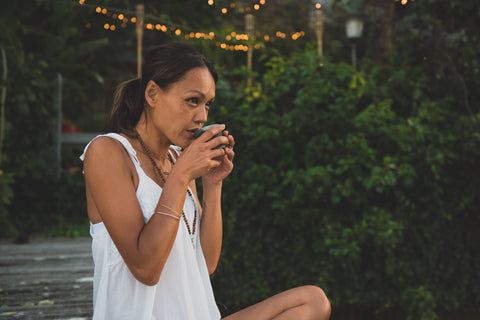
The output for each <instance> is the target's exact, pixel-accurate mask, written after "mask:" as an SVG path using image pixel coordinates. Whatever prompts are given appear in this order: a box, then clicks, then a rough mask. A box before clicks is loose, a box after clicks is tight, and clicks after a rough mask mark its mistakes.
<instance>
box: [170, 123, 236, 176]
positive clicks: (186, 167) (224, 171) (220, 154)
mask: <svg viewBox="0 0 480 320" xmlns="http://www.w3.org/2000/svg"><path fill="white" fill-rule="evenodd" d="M224 129H225V125H218V126H215V127H213V128H210V129H209V130H207V131H205V132H204V133H203V134H202V135H201V136H200V137H198V138H197V139H195V140H193V141H192V143H191V144H190V145H189V146H188V147H187V148H185V149H184V151H183V152H182V154H181V156H180V157H179V158H178V160H177V162H176V164H175V166H174V169H173V170H172V171H177V172H178V171H180V172H183V173H185V174H187V175H188V178H189V179H190V180H194V179H197V178H199V177H204V178H206V179H207V182H212V183H219V182H221V181H222V180H223V179H225V177H227V176H228V174H229V173H230V172H231V171H232V169H233V163H232V160H233V157H234V152H233V145H234V144H235V140H234V139H233V137H232V136H231V135H228V132H227V131H224V132H223V135H222V136H220V137H215V138H213V137H214V136H215V135H216V134H218V133H220V132H222V131H223V130H224ZM212 138H213V139H212ZM220 144H225V145H227V146H226V147H225V148H224V149H223V148H218V149H215V147H217V146H218V145H220ZM172 173H173V172H172Z"/></svg>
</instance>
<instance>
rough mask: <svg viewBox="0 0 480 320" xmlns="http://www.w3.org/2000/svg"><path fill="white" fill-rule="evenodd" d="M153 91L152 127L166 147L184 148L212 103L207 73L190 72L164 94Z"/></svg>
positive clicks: (200, 70) (212, 84) (212, 85)
mask: <svg viewBox="0 0 480 320" xmlns="http://www.w3.org/2000/svg"><path fill="white" fill-rule="evenodd" d="M155 87H156V90H155V99H154V102H153V103H151V107H152V108H151V120H153V122H154V127H155V128H156V129H157V130H158V133H159V134H160V135H161V136H164V137H165V138H166V139H167V140H168V143H170V144H174V145H177V146H179V147H182V148H186V147H187V146H188V145H189V144H190V143H191V142H192V140H193V139H194V132H195V130H197V129H199V128H201V127H202V126H203V124H204V123H205V122H206V121H207V116H208V109H209V108H210V104H211V103H212V102H213V100H214V99H215V81H214V79H213V77H212V75H211V73H210V71H208V69H207V68H194V69H191V70H189V71H188V72H187V73H186V74H185V76H184V77H183V78H182V79H181V80H180V81H178V82H175V83H174V84H172V85H171V86H170V87H169V88H168V89H166V90H162V89H160V88H159V87H158V86H156V85H155ZM147 90H148V88H147Z"/></svg>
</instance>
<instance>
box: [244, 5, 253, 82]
mask: <svg viewBox="0 0 480 320" xmlns="http://www.w3.org/2000/svg"><path fill="white" fill-rule="evenodd" d="M254 24H255V18H254V16H253V14H251V13H249V14H247V15H245V25H246V31H247V36H248V51H247V70H248V78H247V87H250V86H251V85H252V56H253V42H252V41H253V31H254Z"/></svg>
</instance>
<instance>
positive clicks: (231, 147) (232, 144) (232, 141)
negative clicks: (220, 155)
mask: <svg viewBox="0 0 480 320" xmlns="http://www.w3.org/2000/svg"><path fill="white" fill-rule="evenodd" d="M228 145H229V146H230V149H233V146H234V145H235V138H233V136H228Z"/></svg>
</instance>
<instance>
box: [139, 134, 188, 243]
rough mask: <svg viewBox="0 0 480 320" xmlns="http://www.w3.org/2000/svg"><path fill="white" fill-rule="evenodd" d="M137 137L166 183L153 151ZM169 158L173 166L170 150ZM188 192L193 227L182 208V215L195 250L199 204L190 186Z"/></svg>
mask: <svg viewBox="0 0 480 320" xmlns="http://www.w3.org/2000/svg"><path fill="white" fill-rule="evenodd" d="M137 139H138V141H139V142H140V145H141V146H142V149H143V151H144V153H145V154H146V155H147V157H148V159H149V160H150V162H151V163H152V165H153V168H154V169H155V174H156V175H157V176H158V177H159V178H160V179H161V180H162V182H163V184H164V185H165V177H164V176H163V173H162V170H160V168H159V167H158V165H157V163H156V162H155V160H154V159H153V156H152V152H151V151H150V149H149V148H148V147H147V145H146V144H145V142H143V139H142V137H140V134H139V133H137ZM168 160H169V161H170V163H171V164H172V166H173V165H174V164H175V162H174V161H173V159H172V156H171V155H170V152H169V153H168ZM187 194H188V196H189V197H190V199H191V200H192V202H193V210H194V213H193V214H194V218H193V225H192V228H191V229H190V224H189V223H188V220H187V217H186V215H185V212H184V211H183V210H182V217H183V221H184V222H185V226H186V227H187V231H188V234H189V236H190V241H191V242H192V247H193V250H195V247H196V246H195V231H196V226H197V206H196V204H195V199H194V198H193V195H192V192H191V191H190V189H189V188H187Z"/></svg>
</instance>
